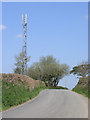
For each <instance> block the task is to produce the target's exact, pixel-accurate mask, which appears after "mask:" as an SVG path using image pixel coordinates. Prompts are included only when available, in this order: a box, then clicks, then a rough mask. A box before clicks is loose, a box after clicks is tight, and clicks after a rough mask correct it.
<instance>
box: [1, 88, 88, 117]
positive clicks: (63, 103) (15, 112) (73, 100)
mask: <svg viewBox="0 0 90 120" xmlns="http://www.w3.org/2000/svg"><path fill="white" fill-rule="evenodd" d="M2 117H3V118H88V99H87V98H86V97H83V96H82V95H79V94H77V93H75V92H72V91H70V90H58V89H47V90H43V91H42V92H40V94H39V95H38V97H36V98H34V99H33V100H30V101H28V102H26V103H24V104H22V105H19V106H17V107H15V108H11V109H9V110H7V111H4V112H3V113H2Z"/></svg>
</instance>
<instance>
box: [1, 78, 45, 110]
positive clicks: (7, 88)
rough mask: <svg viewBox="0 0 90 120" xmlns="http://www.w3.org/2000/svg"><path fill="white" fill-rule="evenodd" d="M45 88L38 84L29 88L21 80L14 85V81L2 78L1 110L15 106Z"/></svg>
mask: <svg viewBox="0 0 90 120" xmlns="http://www.w3.org/2000/svg"><path fill="white" fill-rule="evenodd" d="M45 88H46V87H45V86H42V84H40V86H39V87H38V88H37V87H36V88H34V89H33V90H30V89H29V87H28V86H27V85H26V84H25V83H23V82H19V84H18V85H15V84H14V83H10V82H5V81H3V80H2V110H6V109H9V108H10V107H12V106H17V105H19V104H21V103H24V102H26V101H28V100H30V99H32V98H34V97H35V96H37V95H38V94H39V92H40V91H41V90H43V89H45Z"/></svg>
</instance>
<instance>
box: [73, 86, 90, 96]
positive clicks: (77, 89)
mask: <svg viewBox="0 0 90 120" xmlns="http://www.w3.org/2000/svg"><path fill="white" fill-rule="evenodd" d="M72 91H74V92H77V93H79V94H82V95H84V96H85V97H88V98H90V94H88V87H80V86H76V87H75V88H73V89H72Z"/></svg>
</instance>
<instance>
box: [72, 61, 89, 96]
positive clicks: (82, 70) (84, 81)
mask: <svg viewBox="0 0 90 120" xmlns="http://www.w3.org/2000/svg"><path fill="white" fill-rule="evenodd" d="M89 70H90V65H89V64H88V63H87V62H84V63H82V64H80V65H78V66H75V67H73V69H72V70H71V71H70V73H71V74H74V75H77V78H79V82H78V84H77V85H76V86H75V87H74V88H73V89H72V91H75V92H77V93H79V94H82V95H84V96H85V97H88V98H90V85H89V81H90V76H88V72H89Z"/></svg>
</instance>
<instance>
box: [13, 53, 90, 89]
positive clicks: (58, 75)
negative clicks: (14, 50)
mask: <svg viewBox="0 0 90 120" xmlns="http://www.w3.org/2000/svg"><path fill="white" fill-rule="evenodd" d="M24 56H25V55H24V53H23V52H21V53H20V54H19V55H18V56H15V59H16V63H15V66H16V67H15V69H14V73H18V74H24V64H25V60H24ZM29 60H30V56H29V57H27V62H29ZM89 67H90V66H89V65H88V63H83V64H81V65H77V66H74V67H73V68H72V70H70V67H69V66H68V65H67V64H60V63H59V61H58V60H56V58H54V57H53V56H49V55H48V56H46V57H44V56H42V57H41V58H40V60H39V62H35V63H33V64H32V65H31V66H30V67H29V68H28V70H27V75H28V76H30V77H31V78H33V79H35V80H41V81H43V82H44V83H45V84H46V86H52V87H56V86H57V85H58V83H59V81H60V80H61V79H62V78H63V77H64V76H66V75H68V74H74V75H77V76H80V77H85V76H87V75H88V70H89Z"/></svg>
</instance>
